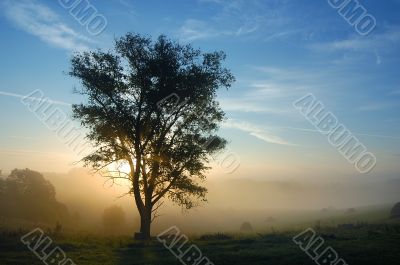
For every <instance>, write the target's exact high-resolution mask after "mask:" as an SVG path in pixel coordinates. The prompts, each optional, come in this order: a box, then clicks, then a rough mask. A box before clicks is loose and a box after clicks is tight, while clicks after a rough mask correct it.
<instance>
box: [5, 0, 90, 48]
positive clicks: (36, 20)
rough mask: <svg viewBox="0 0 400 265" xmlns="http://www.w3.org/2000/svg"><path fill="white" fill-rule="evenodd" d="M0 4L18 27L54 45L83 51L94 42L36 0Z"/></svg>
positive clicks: (9, 0)
mask: <svg viewBox="0 0 400 265" xmlns="http://www.w3.org/2000/svg"><path fill="white" fill-rule="evenodd" d="M0 6H1V7H2V8H3V9H4V12H5V14H6V17H7V18H8V19H9V20H10V21H12V22H13V23H14V24H15V25H16V26H17V27H18V28H20V29H22V30H24V31H26V32H28V33H29V34H32V35H34V36H36V37H38V38H39V39H40V40H42V41H43V42H45V43H47V44H49V45H52V46H54V47H58V48H62V49H66V50H68V51H81V50H86V49H88V44H89V43H91V42H92V40H90V39H89V38H87V37H85V36H83V35H81V34H79V33H77V32H76V31H75V30H73V29H72V28H71V27H69V26H68V25H67V24H66V23H64V22H62V20H61V18H60V17H59V16H58V15H57V13H56V12H54V11H53V10H52V9H50V8H49V7H47V6H46V5H44V4H42V3H39V2H37V1H35V0H21V1H11V0H6V1H5V2H3V3H2V4H1V5H0Z"/></svg>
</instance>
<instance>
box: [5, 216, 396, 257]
mask: <svg viewBox="0 0 400 265" xmlns="http://www.w3.org/2000/svg"><path fill="white" fill-rule="evenodd" d="M316 231H317V234H318V235H320V236H321V237H322V238H324V240H325V247H327V246H331V247H333V248H334V249H335V250H336V251H337V253H338V254H339V256H340V257H341V258H343V259H344V260H346V262H347V263H348V264H350V265H361V264H362V265H369V264H376V265H385V264H388V265H389V264H391V265H392V264H398V261H399V260H400V251H399V250H400V225H398V224H373V225H372V224H370V225H366V224H364V225H362V226H360V227H354V228H328V227H326V228H320V229H317V230H316ZM298 232H301V231H293V232H280V233H269V234H253V235H236V236H232V235H227V236H221V235H208V236H203V237H200V238H194V239H191V242H190V243H191V244H196V245H197V246H198V247H199V248H200V249H201V251H202V252H203V254H204V255H205V256H207V257H208V258H209V259H210V260H211V261H212V262H213V263H214V264H221V265H225V264H226V265H228V264H229V265H235V264H238V265H239V264H240V265H244V264H272V265H280V264H282V265H283V264H286V265H287V264H297V265H299V264H315V263H314V261H312V260H311V259H310V258H309V257H308V256H307V255H306V253H304V252H303V251H302V250H301V249H300V248H299V247H298V246H297V245H296V244H294V243H293V241H292V238H293V236H294V235H296V234H297V233H298ZM22 234H23V232H22V231H20V232H18V231H14V232H10V231H3V232H2V233H1V240H0V250H1V252H0V264H1V265H22V264H30V265H35V264H44V263H43V262H42V261H40V260H39V259H38V258H37V257H36V256H35V254H34V253H32V252H31V251H30V250H29V249H28V248H27V246H25V245H24V244H23V243H22V242H21V241H20V237H21V235H22ZM50 237H51V238H52V239H54V243H53V244H55V245H58V246H60V247H61V248H62V249H63V250H64V251H65V253H66V254H67V256H68V257H69V258H71V259H72V260H73V261H74V262H75V264H77V265H78V264H81V265H94V264H103V265H108V264H110V265H111V264H120V265H133V264H135V265H136V264H143V265H144V264H147V265H149V264H151V265H152V264H154V265H156V264H159V265H163V264H165V265H169V264H171V265H172V264H181V263H180V261H179V260H177V259H176V258H175V257H174V255H173V254H172V253H170V252H169V251H168V250H167V249H166V248H164V246H163V245H162V244H161V243H159V242H158V241H157V240H154V241H152V242H147V243H144V242H135V241H134V240H132V239H131V238H130V237H124V236H121V237H98V236H89V235H80V236H78V235H75V236H73V235H70V236H65V235H64V236H60V235H58V236H56V235H50Z"/></svg>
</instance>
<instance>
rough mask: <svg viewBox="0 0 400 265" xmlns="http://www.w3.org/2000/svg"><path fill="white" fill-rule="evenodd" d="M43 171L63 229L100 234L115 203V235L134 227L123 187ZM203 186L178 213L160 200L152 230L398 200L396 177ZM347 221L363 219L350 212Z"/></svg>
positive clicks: (192, 229) (287, 218)
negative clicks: (194, 202)
mask: <svg viewBox="0 0 400 265" xmlns="http://www.w3.org/2000/svg"><path fill="white" fill-rule="evenodd" d="M43 175H44V177H45V178H46V179H48V180H50V182H51V183H52V184H53V185H54V186H55V189H56V198H57V200H58V201H59V202H61V203H63V204H65V205H66V206H67V207H68V210H69V213H70V215H71V216H72V219H73V220H74V222H72V223H70V225H68V224H66V225H65V229H66V230H77V231H78V230H79V231H86V232H92V233H103V232H104V231H105V228H104V224H103V223H102V215H103V212H104V209H106V208H108V207H110V206H113V205H116V206H119V207H121V208H122V209H123V211H124V212H125V215H126V225H124V227H123V229H122V230H121V233H124V234H133V233H134V232H135V231H137V230H138V227H139V215H138V213H137V209H136V206H135V203H134V199H133V197H132V196H131V195H126V192H127V191H128V190H129V188H128V187H127V186H126V185H120V184H112V183H111V182H109V181H107V179H106V178H102V177H101V176H99V175H94V174H92V173H91V172H90V171H88V170H86V169H74V170H71V171H70V172H68V173H67V174H57V173H43ZM204 185H205V186H206V187H207V188H208V190H209V192H208V196H207V199H208V201H207V202H206V203H201V204H200V205H199V206H198V207H196V208H194V209H192V210H189V211H182V210H181V209H180V208H179V207H178V206H175V205H172V204H171V203H169V202H168V201H166V203H165V204H164V205H163V207H161V208H160V210H159V214H160V217H158V218H157V219H156V220H155V221H154V224H153V227H152V229H153V233H157V232H159V231H161V230H163V229H166V228H168V227H169V226H172V225H176V226H178V227H179V228H180V229H182V230H183V231H186V232H187V233H192V234H201V233H212V232H232V233H235V232H238V231H239V228H240V226H241V224H242V223H243V222H250V223H251V224H252V226H253V227H254V230H256V231H268V230H271V229H280V228H285V227H286V228H287V227H293V226H301V225H305V224H309V223H315V222H316V221H319V220H324V219H327V218H328V219H329V218H341V217H349V214H348V213H347V211H348V209H349V208H354V209H356V211H357V213H358V214H360V213H365V212H368V211H371V210H374V209H380V210H382V209H383V210H384V211H387V210H388V209H389V208H390V206H391V205H393V204H394V203H395V202H396V201H398V200H399V196H398V190H399V188H400V180H398V179H393V180H388V179H382V180H379V181H376V180H375V181H372V180H365V181H356V180H347V181H346V180H343V178H341V181H332V180H330V181H321V180H307V181H301V180H299V181H295V180H281V181H274V180H261V179H260V178H258V179H257V180H256V179H246V178H242V179H229V178H226V177H225V178H221V179H218V178H210V179H209V180H207V181H206V182H205V183H204ZM360 218H361V219H360ZM328 219H327V220H328ZM347 219H348V218H347ZM347 219H346V220H347ZM353 221H363V220H362V217H360V216H359V215H356V216H354V218H353ZM61 222H62V221H61ZM329 222H332V224H333V223H334V221H332V220H331V221H329Z"/></svg>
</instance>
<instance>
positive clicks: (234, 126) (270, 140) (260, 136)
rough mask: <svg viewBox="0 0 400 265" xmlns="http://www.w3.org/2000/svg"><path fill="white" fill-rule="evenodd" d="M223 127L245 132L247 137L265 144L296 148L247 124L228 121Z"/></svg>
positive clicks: (258, 127) (260, 128)
mask: <svg viewBox="0 0 400 265" xmlns="http://www.w3.org/2000/svg"><path fill="white" fill-rule="evenodd" d="M223 127H225V128H231V129H237V130H241V131H243V132H247V133H248V134H249V135H251V136H254V137H256V138H258V139H260V140H262V141H264V142H267V143H272V144H279V145H290V146H296V144H292V143H290V142H288V141H285V140H283V139H282V138H281V137H279V136H277V135H274V134H272V133H271V132H270V131H268V130H267V129H264V128H262V127H260V126H257V125H254V124H251V123H248V122H243V121H237V120H228V121H226V122H225V123H224V124H223Z"/></svg>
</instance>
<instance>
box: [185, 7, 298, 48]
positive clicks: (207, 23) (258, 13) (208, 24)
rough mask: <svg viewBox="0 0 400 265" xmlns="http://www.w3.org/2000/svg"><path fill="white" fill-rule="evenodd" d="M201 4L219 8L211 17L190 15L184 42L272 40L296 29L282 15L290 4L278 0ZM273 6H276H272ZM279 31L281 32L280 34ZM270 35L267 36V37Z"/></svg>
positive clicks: (186, 21)
mask: <svg viewBox="0 0 400 265" xmlns="http://www.w3.org/2000/svg"><path fill="white" fill-rule="evenodd" d="M198 2H199V3H200V4H212V5H217V7H216V8H215V9H216V10H217V11H216V12H215V13H214V14H213V15H212V16H211V17H210V18H209V19H207V20H204V19H203V18H202V19H196V18H190V19H187V20H185V21H184V23H183V25H182V26H181V27H180V29H179V31H178V36H179V37H180V38H181V39H182V40H184V41H194V40H198V39H208V38H216V37H245V38H250V37H255V35H257V36H258V37H259V38H260V39H263V40H265V41H269V40H271V39H275V38H280V37H286V36H287V35H291V34H292V33H294V32H296V33H297V31H295V30H287V29H285V28H284V27H283V25H287V23H288V22H289V21H290V18H289V17H288V16H284V15H282V12H283V11H282V10H283V9H285V7H286V5H278V4H276V3H278V1H277V0H272V1H269V2H268V3H265V2H263V1H258V0H229V1H227V0H198ZM272 7H273V8H272ZM277 32H279V33H278V34H277ZM266 36H267V37H266Z"/></svg>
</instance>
